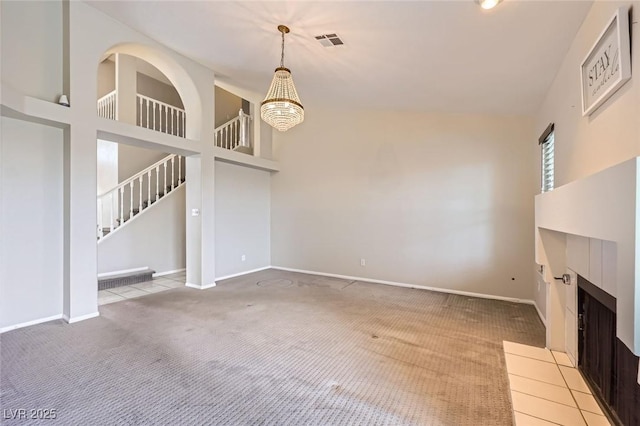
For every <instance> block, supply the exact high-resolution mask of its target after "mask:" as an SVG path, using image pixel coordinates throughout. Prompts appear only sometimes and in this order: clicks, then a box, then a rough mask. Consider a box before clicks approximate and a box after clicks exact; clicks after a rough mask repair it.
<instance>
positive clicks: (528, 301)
mask: <svg viewBox="0 0 640 426" xmlns="http://www.w3.org/2000/svg"><path fill="white" fill-rule="evenodd" d="M525 303H529V304H530V305H533V307H534V308H536V312H537V313H538V316H539V317H540V321H542V323H543V324H544V326H545V327H546V326H547V319H546V318H545V317H544V316H543V315H542V312H541V311H540V308H538V304H537V303H536V302H535V300H527V301H525Z"/></svg>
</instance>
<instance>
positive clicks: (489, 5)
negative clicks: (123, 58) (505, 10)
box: [476, 0, 502, 9]
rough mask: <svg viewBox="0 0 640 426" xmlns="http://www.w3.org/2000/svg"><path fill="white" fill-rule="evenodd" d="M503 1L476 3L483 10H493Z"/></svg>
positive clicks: (490, 0) (478, 1)
mask: <svg viewBox="0 0 640 426" xmlns="http://www.w3.org/2000/svg"><path fill="white" fill-rule="evenodd" d="M501 1H502V0H476V3H478V4H479V5H480V7H481V8H483V9H493V8H494V7H496V6H497V5H498V3H500V2H501Z"/></svg>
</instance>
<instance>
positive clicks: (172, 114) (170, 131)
mask: <svg viewBox="0 0 640 426" xmlns="http://www.w3.org/2000/svg"><path fill="white" fill-rule="evenodd" d="M175 116H176V110H175V109H173V108H171V126H170V129H169V133H171V134H172V135H173V134H174V133H173V120H174V119H175Z"/></svg>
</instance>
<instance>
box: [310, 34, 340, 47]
mask: <svg viewBox="0 0 640 426" xmlns="http://www.w3.org/2000/svg"><path fill="white" fill-rule="evenodd" d="M316 40H318V41H319V42H320V44H321V45H323V46H324V47H334V46H342V45H343V44H344V42H343V41H342V39H340V37H338V35H337V34H322V35H319V36H316Z"/></svg>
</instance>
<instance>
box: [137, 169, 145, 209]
mask: <svg viewBox="0 0 640 426" xmlns="http://www.w3.org/2000/svg"><path fill="white" fill-rule="evenodd" d="M142 176H144V175H142ZM142 176H140V179H139V181H138V182H139V184H140V209H139V210H138V213H140V212H142Z"/></svg>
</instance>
